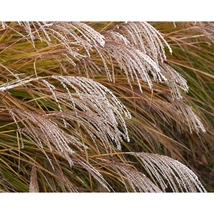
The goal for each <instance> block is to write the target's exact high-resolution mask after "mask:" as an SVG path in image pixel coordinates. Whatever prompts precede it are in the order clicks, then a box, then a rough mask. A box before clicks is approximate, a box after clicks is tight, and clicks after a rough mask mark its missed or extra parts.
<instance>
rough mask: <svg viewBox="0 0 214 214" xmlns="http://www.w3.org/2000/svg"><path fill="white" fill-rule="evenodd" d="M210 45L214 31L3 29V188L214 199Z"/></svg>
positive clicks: (183, 26)
mask: <svg viewBox="0 0 214 214" xmlns="http://www.w3.org/2000/svg"><path fill="white" fill-rule="evenodd" d="M159 32H160V33H159ZM213 36H214V25H213V23H170V22H168V23H165V22H161V23H144V22H142V23H141V22H137V23H132V22H128V23H122V22H121V23H119V22H85V23H79V22H71V23H68V22H60V23H58V22H54V23H44V22H20V23H17V22H10V23H2V28H1V30H0V84H1V86H0V96H1V101H0V188H1V191H9V192H16V191H18V192H27V191H32V192H35V191H40V192H59V191H63V192H66V191H80V192H86V191H96V192H97V191H98V192H100V191H101V192H103V191H122V192H124V191H131V192H132V191H145V192H153V191H154V192H159V191H194V192H195V191H205V189H206V190H207V191H213V189H214V184H213V180H214V179H213V177H214V171H213V170H214V168H213V165H214V158H213V157H214V156H213V155H214V154H213V148H214V147H213V142H214V141H213V140H214V136H213V122H214V121H213V87H214V86H213V79H214V75H213V68H214V58H213V38H214V37H213ZM186 166H187V167H188V168H187V167H186ZM193 172H194V173H193ZM195 174H196V175H197V176H198V177H199V180H200V181H201V183H202V184H201V183H200V181H199V180H198V178H197V176H196V175H195ZM203 186H204V187H205V189H204V187H203Z"/></svg>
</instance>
